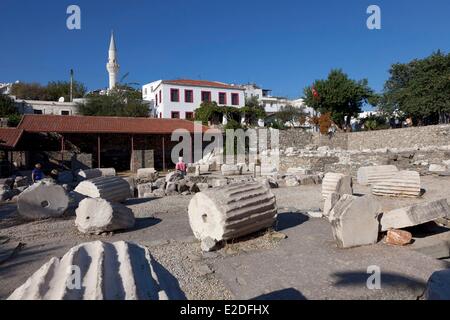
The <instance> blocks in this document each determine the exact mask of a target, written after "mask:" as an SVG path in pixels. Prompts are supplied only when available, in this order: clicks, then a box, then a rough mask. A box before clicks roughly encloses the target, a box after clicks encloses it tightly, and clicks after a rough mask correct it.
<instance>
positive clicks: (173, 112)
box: [170, 111, 180, 119]
mask: <svg viewBox="0 0 450 320" xmlns="http://www.w3.org/2000/svg"><path fill="white" fill-rule="evenodd" d="M176 113H177V114H178V118H175V117H174V116H173V115H174V114H176ZM170 118H172V119H180V111H171V112H170Z"/></svg>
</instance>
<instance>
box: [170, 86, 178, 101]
mask: <svg viewBox="0 0 450 320" xmlns="http://www.w3.org/2000/svg"><path fill="white" fill-rule="evenodd" d="M175 90H176V91H177V100H176V101H174V100H172V97H173V96H172V92H173V91H175ZM170 102H180V89H176V88H170Z"/></svg>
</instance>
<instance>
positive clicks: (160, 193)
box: [152, 189, 166, 197]
mask: <svg viewBox="0 0 450 320" xmlns="http://www.w3.org/2000/svg"><path fill="white" fill-rule="evenodd" d="M152 195H153V196H154V197H164V196H165V195H166V192H165V191H164V189H156V190H153V192H152Z"/></svg>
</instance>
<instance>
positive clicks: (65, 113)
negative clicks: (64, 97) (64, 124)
mask: <svg viewBox="0 0 450 320" xmlns="http://www.w3.org/2000/svg"><path fill="white" fill-rule="evenodd" d="M61 115H62V116H68V115H70V112H69V111H67V110H62V111H61Z"/></svg>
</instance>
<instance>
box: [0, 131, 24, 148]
mask: <svg viewBox="0 0 450 320" xmlns="http://www.w3.org/2000/svg"><path fill="white" fill-rule="evenodd" d="M22 133H23V130H21V129H18V128H0V148H1V147H7V148H14V147H15V146H16V144H17V142H18V141H19V139H20V137H21V136H22Z"/></svg>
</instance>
